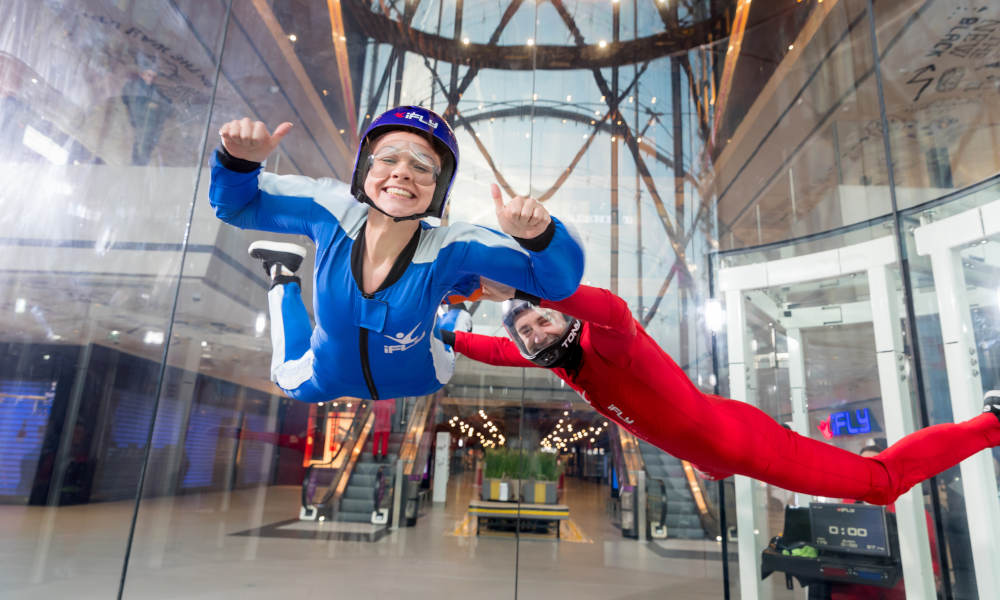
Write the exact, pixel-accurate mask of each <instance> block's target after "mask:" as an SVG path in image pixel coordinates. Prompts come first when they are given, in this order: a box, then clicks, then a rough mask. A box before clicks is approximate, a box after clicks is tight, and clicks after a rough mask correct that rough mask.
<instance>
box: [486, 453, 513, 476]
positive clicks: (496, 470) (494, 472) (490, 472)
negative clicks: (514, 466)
mask: <svg viewBox="0 0 1000 600" xmlns="http://www.w3.org/2000/svg"><path fill="white" fill-rule="evenodd" d="M507 454H508V452H507V449H506V448H496V449H493V448H487V449H486V453H485V454H484V455H483V460H484V461H485V464H484V465H483V477H488V478H490V479H499V478H501V477H503V476H504V469H505V468H506V466H507V456H506V455H507Z"/></svg>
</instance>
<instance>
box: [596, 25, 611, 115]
mask: <svg viewBox="0 0 1000 600" xmlns="http://www.w3.org/2000/svg"><path fill="white" fill-rule="evenodd" d="M597 47H598V48H607V47H608V41H607V40H601V41H599V42H597ZM603 101H604V96H601V102H603Z"/></svg>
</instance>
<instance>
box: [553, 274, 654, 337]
mask: <svg viewBox="0 0 1000 600" xmlns="http://www.w3.org/2000/svg"><path fill="white" fill-rule="evenodd" d="M542 306H545V307H548V308H554V309H556V310H558V311H559V312H562V313H566V314H567V315H572V316H574V317H576V318H577V319H580V320H581V321H586V322H587V323H590V324H591V325H594V326H597V327H602V328H604V329H610V330H611V331H613V332H615V333H618V334H620V335H624V336H627V337H633V336H635V334H636V329H635V319H634V318H632V311H631V310H629V307H628V304H627V303H626V302H625V301H624V300H622V299H621V298H619V297H618V296H616V295H614V294H612V293H611V292H610V291H609V290H606V289H603V288H595V287H590V286H589V285H581V286H580V287H579V288H577V290H576V292H574V293H573V295H572V296H570V297H569V298H566V299H564V300H559V301H556V302H554V301H551V300H542Z"/></svg>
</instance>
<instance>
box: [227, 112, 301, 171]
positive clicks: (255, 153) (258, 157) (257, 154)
mask: <svg viewBox="0 0 1000 600" xmlns="http://www.w3.org/2000/svg"><path fill="white" fill-rule="evenodd" d="M291 130H292V124H291V123H289V122H287V121H286V122H284V123H282V124H281V125H278V127H277V128H276V129H275V130H274V134H271V133H269V132H268V131H267V125H265V124H264V123H263V122H262V121H251V120H250V119H249V117H243V118H242V119H239V120H236V121H230V122H228V123H226V124H225V125H223V126H222V127H221V128H220V129H219V136H220V137H222V146H223V147H224V148H225V149H226V152H228V153H229V154H230V155H232V156H233V157H235V158H241V159H243V160H249V161H252V162H264V159H265V158H267V157H268V156H270V154H271V153H272V152H274V149H275V148H277V147H278V144H279V143H281V138H283V137H285V135H286V134H287V133H288V132H289V131H291Z"/></svg>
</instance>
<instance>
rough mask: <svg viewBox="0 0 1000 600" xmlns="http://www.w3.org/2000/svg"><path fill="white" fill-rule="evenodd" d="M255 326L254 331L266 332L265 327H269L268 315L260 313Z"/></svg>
mask: <svg viewBox="0 0 1000 600" xmlns="http://www.w3.org/2000/svg"><path fill="white" fill-rule="evenodd" d="M253 326H254V331H256V332H257V335H260V334H262V333H264V328H265V327H267V315H265V314H264V313H258V314H257V320H256V321H254V324H253Z"/></svg>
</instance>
